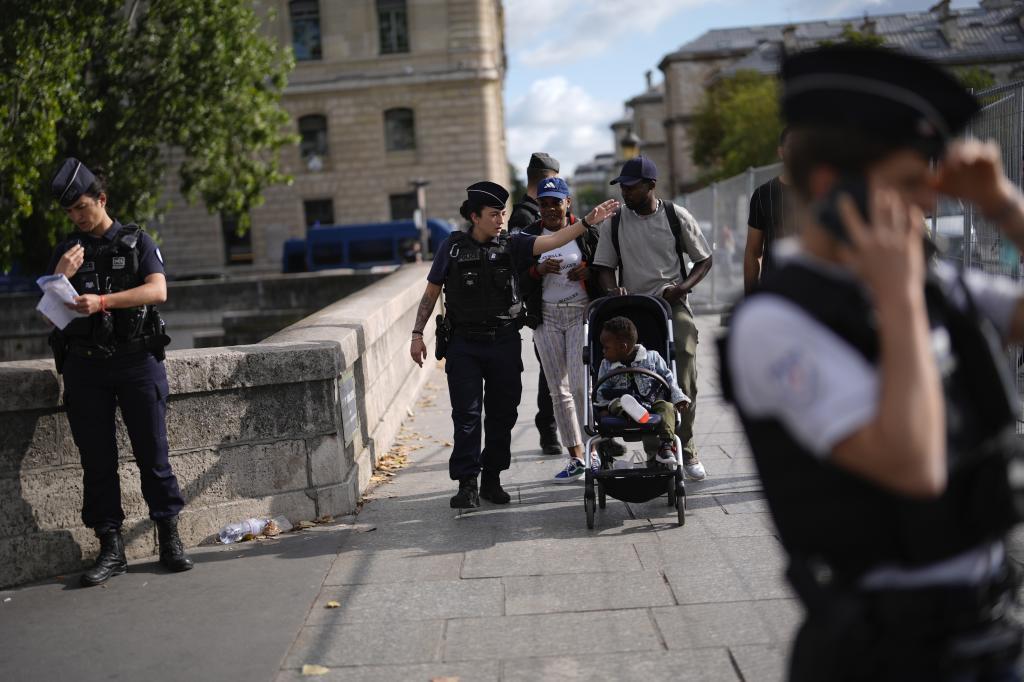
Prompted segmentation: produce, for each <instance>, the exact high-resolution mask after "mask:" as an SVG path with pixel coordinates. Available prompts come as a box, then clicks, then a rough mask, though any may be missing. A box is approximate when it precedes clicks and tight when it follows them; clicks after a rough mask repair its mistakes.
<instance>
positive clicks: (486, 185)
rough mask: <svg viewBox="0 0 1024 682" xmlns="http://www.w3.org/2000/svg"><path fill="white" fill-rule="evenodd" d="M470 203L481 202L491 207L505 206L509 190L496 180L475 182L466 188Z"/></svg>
mask: <svg viewBox="0 0 1024 682" xmlns="http://www.w3.org/2000/svg"><path fill="white" fill-rule="evenodd" d="M466 194H467V198H468V199H469V201H470V203H481V204H483V205H484V206H490V207H491V208H505V204H507V203H508V190H507V189H505V188H504V187H502V186H501V185H499V184H498V183H496V182H488V181H487V180H484V181H482V182H474V183H473V184H472V185H470V186H469V187H467V188H466Z"/></svg>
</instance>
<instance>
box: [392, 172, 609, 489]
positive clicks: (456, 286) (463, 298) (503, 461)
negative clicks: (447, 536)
mask: <svg viewBox="0 0 1024 682" xmlns="http://www.w3.org/2000/svg"><path fill="white" fill-rule="evenodd" d="M466 193H467V195H468V196H467V199H466V201H465V202H463V204H462V208H461V209H460V213H461V214H462V217H463V218H465V219H466V220H468V221H469V226H468V229H467V230H466V231H465V232H456V233H454V234H452V235H451V236H450V237H449V238H448V239H446V240H445V241H444V242H443V243H442V244H441V245H440V247H439V248H438V250H437V254H436V255H435V256H434V263H433V266H432V267H431V269H430V274H429V275H427V288H426V291H425V292H424V293H423V298H422V300H421V301H420V307H419V310H418V311H417V313H416V325H415V327H414V329H413V332H412V333H413V338H412V346H411V348H410V354H411V355H412V359H413V360H414V361H416V363H417V364H419V365H420V366H421V367H422V366H423V360H424V359H425V358H426V355H427V348H426V346H425V345H424V343H423V327H424V325H425V324H426V323H427V318H428V317H429V316H430V312H431V311H432V310H433V309H434V304H435V302H436V301H437V297H438V296H439V295H440V294H441V289H442V287H443V288H444V291H445V302H446V305H447V311H446V321H447V322H449V323H450V325H451V338H450V341H449V345H448V347H447V353H446V355H445V357H447V363H446V364H445V372H446V373H447V375H448V393H449V396H450V397H451V403H452V421H453V422H454V426H455V436H454V439H453V440H454V443H455V444H454V447H453V448H452V454H451V457H450V459H449V461H448V473H449V475H450V476H451V478H452V480H455V481H458V482H459V491H458V493H457V494H456V495H455V496H454V497H452V498H451V506H452V507H453V508H456V509H467V508H472V507H478V506H480V497H483V498H484V499H487V500H490V501H491V502H495V503H497V504H507V503H508V501H509V495H508V493H506V492H505V491H504V490H502V488H501V481H500V479H499V476H500V475H501V472H502V471H504V470H505V469H508V467H509V463H510V461H511V452H510V449H509V448H510V444H511V440H512V427H513V426H514V425H515V423H516V417H517V416H518V412H517V408H518V407H519V399H520V397H521V395H522V389H523V387H522V379H521V376H520V374H521V373H522V371H523V364H522V351H521V346H520V339H519V329H520V327H521V326H522V323H523V317H524V312H525V311H524V310H523V303H522V301H521V300H520V298H519V283H518V279H517V278H518V272H519V271H520V270H524V269H526V268H527V267H529V265H530V264H531V261H532V258H533V257H534V256H536V255H539V254H541V253H544V252H545V251H550V250H552V249H556V248H558V247H559V246H562V245H564V244H567V243H568V242H570V241H572V240H573V239H575V238H576V237H579V236H580V235H581V234H582V233H583V231H584V229H585V227H589V226H591V225H595V224H597V223H599V222H601V221H602V220H604V219H605V218H607V217H608V216H609V215H611V214H612V213H613V212H614V211H615V209H616V208H617V207H618V202H617V201H615V200H614V199H612V200H609V201H606V202H604V203H603V204H601V205H600V206H598V207H597V208H595V209H594V210H593V211H591V212H590V214H589V215H588V216H587V217H586V219H584V220H582V221H580V222H578V223H576V224H574V225H571V226H569V227H567V228H565V229H562V230H559V231H558V232H556V233H554V234H551V235H546V236H543V237H535V236H532V235H525V234H522V233H520V234H516V235H513V236H511V237H510V236H507V235H499V233H500V232H501V227H502V224H503V223H504V221H505V204H506V202H507V201H508V191H506V190H505V188H504V187H502V186H501V185H498V184H495V183H493V182H478V183H476V184H474V185H471V186H470V187H468V188H467V189H466ZM440 334H441V331H440V330H439V335H440ZM438 343H440V344H443V343H444V340H443V339H440V338H439V340H438ZM485 389H486V390H485ZM481 407H483V408H484V412H485V413H486V415H487V416H486V419H485V420H484V421H485V424H484V427H485V428H484V433H485V436H484V438H485V444H484V449H483V451H482V452H481V450H480V431H481V428H480V427H481V424H480V410H481ZM481 472H482V475H481V480H480V487H479V491H478V489H477V475H478V474H481Z"/></svg>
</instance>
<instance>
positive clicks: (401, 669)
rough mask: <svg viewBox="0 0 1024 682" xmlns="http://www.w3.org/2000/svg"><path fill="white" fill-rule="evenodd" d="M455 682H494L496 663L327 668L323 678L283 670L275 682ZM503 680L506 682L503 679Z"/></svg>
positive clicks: (498, 667) (497, 671)
mask: <svg viewBox="0 0 1024 682" xmlns="http://www.w3.org/2000/svg"><path fill="white" fill-rule="evenodd" d="M445 678H450V679H455V680H458V682H498V680H499V679H502V678H501V663H500V662H499V661H472V662H465V663H419V664H415V665H365V666H358V667H348V668H331V669H329V670H328V672H327V673H326V674H323V675H318V676H316V677H308V676H306V675H303V674H302V673H301V672H300V671H298V670H286V671H284V672H282V673H281V674H280V675H278V677H277V682H310V681H311V680H315V681H316V682H396V681H404V680H422V681H423V682H429V681H430V680H437V679H445ZM504 679H508V678H507V677H506V678H504Z"/></svg>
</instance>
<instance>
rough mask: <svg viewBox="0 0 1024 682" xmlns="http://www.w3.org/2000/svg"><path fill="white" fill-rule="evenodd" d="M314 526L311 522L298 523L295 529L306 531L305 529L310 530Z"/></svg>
mask: <svg viewBox="0 0 1024 682" xmlns="http://www.w3.org/2000/svg"><path fill="white" fill-rule="evenodd" d="M315 525H316V524H315V523H313V522H312V521H299V522H298V523H296V524H295V527H296V528H298V529H299V530H306V529H307V528H312V527H313V526H315Z"/></svg>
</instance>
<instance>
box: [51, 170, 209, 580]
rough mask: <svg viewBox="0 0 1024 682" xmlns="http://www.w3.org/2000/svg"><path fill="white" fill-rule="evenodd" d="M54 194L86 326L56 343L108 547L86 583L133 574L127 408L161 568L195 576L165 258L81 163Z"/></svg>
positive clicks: (99, 530) (80, 323)
mask: <svg viewBox="0 0 1024 682" xmlns="http://www.w3.org/2000/svg"><path fill="white" fill-rule="evenodd" d="M52 189H53V196H54V199H56V201H57V203H59V204H60V206H61V207H62V208H63V209H64V210H65V211H66V212H67V215H68V217H69V218H70V219H71V222H72V223H74V225H75V230H74V232H72V233H71V234H70V235H69V236H68V237H67V238H66V239H65V240H64V241H62V242H61V243H60V244H58V245H57V248H56V249H55V250H54V252H53V256H52V258H51V259H50V265H49V267H48V273H49V274H58V275H64V276H66V277H67V278H68V279H69V280H70V281H71V284H72V285H73V286H74V288H75V290H76V291H77V292H78V294H79V295H78V296H77V297H76V298H75V300H74V303H73V304H68V307H69V308H71V309H73V310H74V311H75V312H77V313H79V314H80V315H81V317H78V318H77V319H74V320H72V321H71V322H70V323H69V324H68V325H67V326H66V327H65V328H64V329H62V330H54V332H53V334H52V335H51V339H50V342H51V345H52V346H53V348H54V353H55V356H56V359H57V365H58V371H61V372H62V373H63V375H64V405H65V408H66V410H67V415H68V423H69V424H70V425H71V434H72V436H73V437H74V440H75V445H77V446H78V450H79V454H80V455H81V462H82V471H83V477H82V478H83V483H84V500H83V504H82V521H83V523H84V524H85V525H86V526H87V527H89V528H91V529H93V531H95V533H96V536H97V537H98V538H99V541H100V551H99V556H98V557H97V559H96V562H95V565H94V566H93V567H92V568H91V569H89V570H88V571H86V572H85V573H84V574H83V575H82V577H81V582H82V584H83V585H85V586H89V585H98V584H100V583H103V582H105V581H106V580H108V579H109V578H111V577H112V576H115V575H120V574H122V573H124V572H125V571H126V570H127V561H126V558H125V551H124V540H123V538H122V537H121V524H122V523H123V521H124V518H125V516H124V510H123V509H122V508H121V488H120V478H119V477H118V450H117V439H116V435H115V422H114V413H115V409H116V408H117V407H120V409H121V417H122V418H123V419H124V424H125V427H126V429H127V431H128V438H129V440H130V441H131V445H132V452H133V454H134V455H135V463H136V464H137V465H138V467H139V477H140V479H141V482H142V496H143V497H144V498H145V500H146V504H147V505H148V506H149V516H150V518H151V519H152V520H153V521H154V522H155V524H156V528H157V537H158V539H159V544H160V563H161V564H163V565H164V566H165V567H167V568H168V569H170V570H171V571H186V570H188V569H190V568H192V561H191V560H190V559H189V558H188V557H187V556H186V555H185V552H184V550H183V548H182V543H181V539H180V537H179V534H178V513H179V512H180V511H181V510H182V508H183V507H184V506H185V501H184V500H183V499H182V496H181V491H180V490H179V488H178V480H177V478H175V476H174V472H173V471H172V470H171V465H170V462H169V461H168V446H167V427H166V422H165V413H166V410H167V394H168V387H167V372H166V371H165V369H164V365H163V358H164V346H166V345H167V343H168V341H169V339H168V337H167V336H166V335H165V333H164V328H163V322H162V321H161V320H160V317H159V315H158V314H157V312H156V308H155V307H154V305H155V304H157V303H163V302H164V301H165V300H166V299H167V282H166V279H165V277H164V265H163V258H162V256H161V254H160V249H159V248H157V245H156V243H154V241H153V240H152V238H150V237H149V235H147V234H146V233H145V232H144V231H143V230H142V229H141V228H140V227H138V226H137V225H130V224H129V225H122V224H121V223H120V222H118V221H117V220H115V219H113V218H111V217H110V215H109V214H108V213H107V192H106V187H105V185H104V180H103V178H102V176H101V175H100V174H94V173H93V172H92V171H90V169H89V168H88V167H87V166H86V165H85V164H84V163H82V162H81V161H79V160H77V159H74V158H69V159H66V160H65V161H64V162H63V164H62V165H61V167H60V169H59V170H58V172H57V174H56V175H55V176H54V178H53V183H52Z"/></svg>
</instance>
